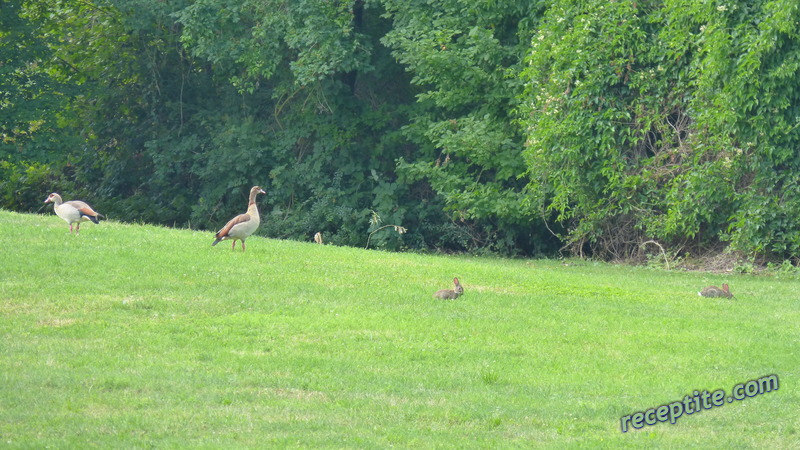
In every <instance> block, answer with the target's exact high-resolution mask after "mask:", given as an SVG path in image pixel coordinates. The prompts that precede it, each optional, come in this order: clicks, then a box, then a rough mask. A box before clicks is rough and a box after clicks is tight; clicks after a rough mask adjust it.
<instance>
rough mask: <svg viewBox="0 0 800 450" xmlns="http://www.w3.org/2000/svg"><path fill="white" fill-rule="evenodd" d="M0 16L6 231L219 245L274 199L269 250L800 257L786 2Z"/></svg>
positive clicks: (60, 9)
mask: <svg viewBox="0 0 800 450" xmlns="http://www.w3.org/2000/svg"><path fill="white" fill-rule="evenodd" d="M0 5H2V14H1V15H0V27H1V28H0V38H2V39H0V132H1V133H2V141H0V172H1V173H2V179H0V202H2V206H3V207H6V208H12V209H16V210H33V211H35V210H39V209H41V201H42V200H43V199H44V196H45V195H46V193H47V192H48V191H52V190H57V191H62V192H64V193H65V194H66V195H67V196H68V197H74V196H82V197H84V198H86V199H88V200H91V202H92V203H93V204H94V205H95V206H97V207H98V209H100V210H101V211H103V212H105V213H106V214H107V215H108V216H110V217H113V218H117V219H122V220H138V221H146V222H153V223H161V224H168V225H178V226H191V227H193V228H201V229H214V228H216V227H218V226H220V225H221V224H222V223H224V221H225V220H226V219H227V218H229V217H230V216H231V215H232V214H236V213H238V212H241V210H243V209H244V206H245V202H246V195H247V192H248V189H249V187H250V186H252V185H253V184H260V185H262V186H263V187H264V188H265V189H266V190H267V191H268V195H267V196H265V198H264V199H263V201H262V203H261V208H262V212H264V213H266V214H268V220H266V221H265V222H264V225H263V227H262V230H261V231H260V232H261V233H263V234H266V235H269V236H273V237H282V238H291V239H311V236H312V235H313V234H314V233H316V232H318V231H321V232H322V233H323V235H324V236H325V239H326V241H327V242H332V243H336V244H343V245H359V246H363V245H365V243H366V240H367V237H368V236H369V237H370V239H371V241H370V245H371V246H373V247H379V248H386V249H403V248H410V249H442V250H448V251H464V250H470V251H473V250H478V249H488V250H490V251H497V252H502V253H505V254H526V255H531V254H541V253H546V254H552V253H554V252H555V251H556V250H558V248H559V246H560V245H562V244H567V246H568V248H570V249H572V250H573V251H575V252H576V253H584V252H591V253H592V254H594V255H597V256H601V257H608V258H615V257H617V258H630V257H639V256H641V254H642V252H643V250H642V248H643V247H642V245H643V244H644V243H646V242H655V243H657V244H658V245H661V246H662V247H664V248H666V249H668V251H669V252H670V254H676V253H677V252H680V251H689V252H693V253H696V252H701V251H704V250H706V249H720V248H723V246H725V245H728V244H729V245H730V247H731V248H733V249H736V250H739V251H741V252H742V253H743V254H745V255H748V256H769V257H780V258H797V257H798V256H800V224H798V222H797V221H796V220H794V218H795V217H797V215H798V214H797V213H800V178H799V177H800V155H798V152H797V151H796V147H797V140H798V132H797V124H798V120H799V119H798V117H800V112H799V111H798V105H800V102H799V101H800V98H798V96H800V90H798V88H796V85H797V83H796V78H797V70H798V67H800V56H799V55H798V49H800V47H799V46H798V22H799V21H798V19H799V17H798V14H800V12H798V7H797V5H795V4H794V3H793V2H791V1H788V0H773V1H766V0H763V1H756V2H752V1H748V2H728V3H724V4H723V3H716V2H711V3H709V2H699V1H688V0H682V1H677V0H675V1H668V0H661V1H657V0H646V1H638V2H603V1H599V0H590V1H586V2H579V3H575V2H570V1H567V0H550V1H541V2H528V1H522V0H518V1H505V2H488V1H486V2H475V1H467V0H435V1H428V2H415V1H412V2H408V1H399V0H349V1H340V2H331V1H326V0H293V1H288V0H258V1H256V0H242V1H240V2H226V1H222V0H179V1H172V2H161V1H155V0H130V1H119V0H96V1H91V2H87V1H78V0H27V1H25V0H2V1H0ZM387 224H395V225H398V226H402V227H405V229H407V230H408V233H405V234H402V235H401V234H399V233H395V232H393V230H394V228H393V227H385V228H382V229H381V227H384V226H385V225H387ZM378 229H381V231H379V232H376V233H374V234H372V235H371V234H370V233H371V232H373V231H375V230H378ZM554 236H558V238H560V239H561V242H560V243H559V242H558V240H557V239H556V238H555V237H554ZM648 250H652V249H648Z"/></svg>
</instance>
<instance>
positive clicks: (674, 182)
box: [523, 1, 800, 258]
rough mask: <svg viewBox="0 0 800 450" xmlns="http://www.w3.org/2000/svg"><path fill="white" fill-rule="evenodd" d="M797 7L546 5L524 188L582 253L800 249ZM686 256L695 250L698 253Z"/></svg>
mask: <svg viewBox="0 0 800 450" xmlns="http://www.w3.org/2000/svg"><path fill="white" fill-rule="evenodd" d="M799 14H800V12H799V11H798V6H797V4H796V3H794V2H789V1H760V2H730V3H725V4H722V3H719V4H718V3H715V2H692V1H643V2H611V3H609V2H605V1H589V2H583V4H582V5H581V7H578V6H576V4H574V2H570V1H555V2H553V4H552V5H551V7H550V8H549V9H548V11H547V13H546V15H545V18H544V19H543V21H542V26H541V27H540V28H539V30H538V31H537V35H536V37H535V38H534V39H533V41H532V42H533V43H532V51H531V53H530V55H529V58H528V62H529V66H528V68H527V69H526V71H525V73H524V74H523V76H524V77H525V78H526V79H527V80H529V88H528V91H527V96H526V99H527V100H528V101H529V104H528V108H527V111H526V112H527V116H526V117H525V119H524V123H525V124H526V125H527V127H528V137H529V147H528V150H527V152H526V155H527V158H528V167H529V172H528V174H529V176H530V186H531V188H532V191H533V192H535V195H534V197H533V198H534V199H535V202H536V204H538V205H540V206H545V207H546V208H547V209H548V210H551V211H555V212H557V214H558V218H559V220H561V221H563V222H564V223H566V224H568V225H567V227H568V234H567V238H568V239H569V242H570V243H571V244H573V245H574V246H575V248H577V249H582V248H583V247H584V246H585V244H590V246H591V248H592V249H593V250H594V251H595V252H598V251H599V252H602V253H603V254H604V255H608V256H619V257H629V256H631V255H632V254H635V253H638V252H640V251H641V250H640V249H641V245H642V244H643V243H645V242H647V241H648V240H653V239H655V240H657V241H660V242H662V243H664V244H665V245H668V246H670V247H671V248H673V249H677V248H689V249H702V248H703V246H706V245H711V244H713V243H715V242H720V241H722V242H725V241H728V242H730V243H731V244H732V248H734V249H738V250H741V251H743V252H744V253H745V254H747V255H760V256H766V255H778V256H780V257H791V258H796V257H798V256H800V222H797V221H796V220H795V218H796V217H797V213H798V212H800V196H799V195H798V193H799V192H800V191H799V190H798V181H800V180H798V174H800V172H798V170H800V166H799V165H798V164H800V153H798V151H797V148H798V144H800V142H799V140H800V134H798V132H797V125H798V124H799V123H800V114H799V113H800V111H799V110H798V107H800V90H798V89H797V74H798V68H799V67H800V65H799V64H800V59H798V56H800V54H799V53H798V51H800V41H798V37H799V36H798V33H799V32H800V29H799V28H798V24H799V23H800V22H798V18H800V16H799ZM695 251H696V250H695Z"/></svg>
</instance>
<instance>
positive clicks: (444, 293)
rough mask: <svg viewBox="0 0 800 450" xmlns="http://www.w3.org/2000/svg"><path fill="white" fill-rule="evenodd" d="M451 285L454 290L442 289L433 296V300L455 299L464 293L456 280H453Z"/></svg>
mask: <svg viewBox="0 0 800 450" xmlns="http://www.w3.org/2000/svg"><path fill="white" fill-rule="evenodd" d="M453 285H455V289H442V290H440V291H436V293H435V294H433V298H439V299H456V298H458V296H459V295H461V294H463V293H464V287H463V286H461V283H459V282H458V278H453Z"/></svg>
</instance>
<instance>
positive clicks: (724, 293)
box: [697, 284, 733, 298]
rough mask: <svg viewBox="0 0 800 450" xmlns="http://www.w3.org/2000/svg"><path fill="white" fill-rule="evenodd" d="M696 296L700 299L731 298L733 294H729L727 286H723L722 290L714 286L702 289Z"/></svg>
mask: <svg viewBox="0 0 800 450" xmlns="http://www.w3.org/2000/svg"><path fill="white" fill-rule="evenodd" d="M697 295H699V296H701V297H725V298H732V297H733V293H732V292H731V290H730V288H728V285H727V284H723V285H722V289H720V288H718V287H716V286H708V287H704V288H703V290H702V291H700V292H698V293H697Z"/></svg>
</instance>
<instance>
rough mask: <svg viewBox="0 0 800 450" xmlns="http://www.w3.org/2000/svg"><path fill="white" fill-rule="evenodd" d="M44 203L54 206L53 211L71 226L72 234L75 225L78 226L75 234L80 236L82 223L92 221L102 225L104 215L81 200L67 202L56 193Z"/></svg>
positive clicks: (49, 196) (70, 231)
mask: <svg viewBox="0 0 800 450" xmlns="http://www.w3.org/2000/svg"><path fill="white" fill-rule="evenodd" d="M44 202H45V203H52V204H53V210H54V211H55V212H56V215H57V216H58V217H61V218H62V219H64V221H65V222H67V223H68V224H69V233H70V234H72V225H73V224H77V226H76V230H75V234H78V233H80V232H81V222H88V221H92V222H94V223H96V224H97V223H100V220H99V219H100V217H103V215H102V214H100V213H98V212H97V211H95V210H94V209H92V207H91V206H89V205H87V204H86V203H85V202H82V201H80V200H70V201H68V202H65V201H63V200H62V199H61V196H60V195H58V194H56V193H55V192H53V193H52V194H50V195H48V196H47V199H46V200H45V201H44Z"/></svg>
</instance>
